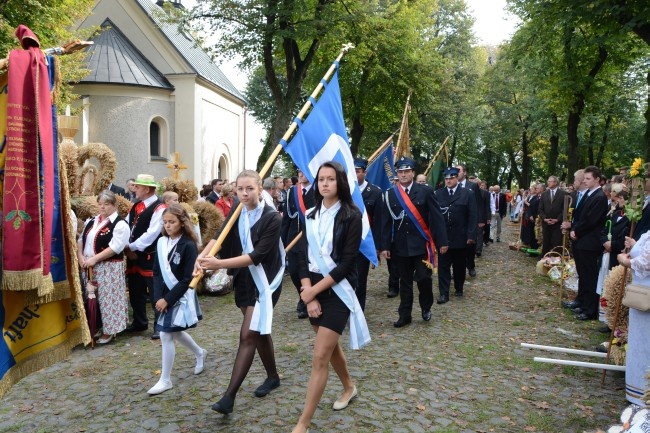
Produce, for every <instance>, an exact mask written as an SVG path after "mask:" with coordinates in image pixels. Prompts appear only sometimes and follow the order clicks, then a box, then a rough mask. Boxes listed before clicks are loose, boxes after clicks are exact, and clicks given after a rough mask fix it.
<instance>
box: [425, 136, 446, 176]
mask: <svg viewBox="0 0 650 433" xmlns="http://www.w3.org/2000/svg"><path fill="white" fill-rule="evenodd" d="M447 140H449V136H447V138H445V141H443V142H442V145H441V146H440V149H438V151H437V152H436V154H435V155H433V158H431V161H430V162H429V166H428V167H427V169H426V170H425V171H424V175H425V176H428V175H429V171H430V170H431V167H432V166H433V163H434V162H435V160H436V159H437V158H438V155H440V152H442V149H444V148H445V145H446V144H447Z"/></svg>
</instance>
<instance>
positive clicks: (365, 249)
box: [282, 70, 377, 265]
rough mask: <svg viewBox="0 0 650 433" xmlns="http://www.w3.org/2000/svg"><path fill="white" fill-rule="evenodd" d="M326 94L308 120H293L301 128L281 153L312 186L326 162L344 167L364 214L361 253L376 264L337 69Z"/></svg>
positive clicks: (327, 85)
mask: <svg viewBox="0 0 650 433" xmlns="http://www.w3.org/2000/svg"><path fill="white" fill-rule="evenodd" d="M323 84H324V85H325V91H324V92H323V95H322V96H321V97H320V98H319V99H318V102H314V101H312V102H313V105H314V107H313V109H312V110H311V113H310V114H309V116H307V120H305V121H304V122H302V124H301V121H300V119H296V120H295V121H296V122H297V123H298V125H299V127H300V129H298V132H297V133H296V135H295V136H294V137H293V139H292V140H291V142H289V143H286V142H284V141H283V142H282V145H283V146H284V150H285V151H286V152H287V153H288V154H289V156H291V159H293V162H294V163H295V164H296V165H297V166H298V168H299V169H300V170H301V171H302V172H303V174H304V175H305V176H306V177H307V179H309V181H310V182H311V183H314V179H315V177H316V173H317V172H318V168H319V167H320V166H321V165H322V164H323V163H324V162H327V161H336V162H338V163H340V164H341V165H343V168H345V172H346V173H347V174H348V184H349V185H350V191H351V192H352V199H353V200H354V203H355V204H356V205H357V207H358V208H359V209H360V210H361V212H362V213H363V218H362V221H363V232H362V235H361V247H360V251H361V252H362V253H363V254H364V255H365V256H366V257H367V258H368V260H370V262H371V263H373V264H374V265H377V251H376V250H375V242H374V240H373V238H372V232H371V231H370V221H369V220H368V214H367V212H366V208H365V206H364V205H363V198H362V197H361V191H359V184H358V183H357V176H356V174H355V170H354V159H353V158H352V152H351V151H350V146H349V145H348V133H347V131H346V130H345V122H344V121H343V107H342V105H341V91H340V89H339V76H338V70H337V71H336V72H334V76H333V77H332V79H331V80H330V82H329V83H323Z"/></svg>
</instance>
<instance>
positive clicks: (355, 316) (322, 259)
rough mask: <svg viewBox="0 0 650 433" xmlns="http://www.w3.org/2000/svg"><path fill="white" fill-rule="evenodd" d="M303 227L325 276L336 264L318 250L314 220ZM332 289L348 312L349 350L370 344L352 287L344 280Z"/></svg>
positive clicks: (363, 317) (306, 221)
mask: <svg viewBox="0 0 650 433" xmlns="http://www.w3.org/2000/svg"><path fill="white" fill-rule="evenodd" d="M305 225H306V229H307V230H306V231H307V242H308V244H309V248H310V250H311V254H312V256H313V257H314V258H315V260H316V264H317V265H318V269H320V271H321V273H322V274H323V275H327V274H328V273H329V272H331V271H332V269H334V268H335V267H336V263H334V260H332V257H331V256H330V255H329V254H326V253H323V251H320V250H319V245H320V244H319V242H318V240H317V239H316V235H315V233H316V231H317V230H318V228H317V227H315V226H314V220H313V219H312V218H305ZM332 289H333V290H334V293H336V296H338V297H339V298H341V300H342V301H343V303H345V305H346V307H348V309H349V310H350V348H351V349H352V350H357V349H361V348H362V347H363V346H365V345H366V344H368V343H370V331H369V330H368V324H367V323H366V317H365V316H364V314H363V310H362V309H361V304H359V300H358V299H357V295H356V293H354V289H353V288H352V285H350V282H349V281H348V280H347V279H346V278H343V279H342V280H341V281H339V282H338V283H336V284H334V285H333V286H332Z"/></svg>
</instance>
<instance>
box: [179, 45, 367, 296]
mask: <svg viewBox="0 0 650 433" xmlns="http://www.w3.org/2000/svg"><path fill="white" fill-rule="evenodd" d="M353 48H354V45H352V44H345V45H343V46H342V47H341V51H340V52H339V55H338V56H337V57H336V60H334V62H332V64H331V65H330V67H329V69H328V70H327V72H326V73H325V75H324V76H323V79H322V80H321V82H319V83H318V85H317V86H316V89H314V91H313V92H312V94H311V96H310V97H309V99H308V100H307V101H306V102H305V105H303V107H302V109H301V110H300V112H299V113H298V115H297V116H296V118H297V119H304V117H305V114H307V111H308V110H309V108H310V107H311V106H312V105H313V102H312V101H315V100H316V97H317V96H318V94H319V93H320V91H321V90H323V88H324V87H325V86H324V85H323V81H325V82H326V81H327V80H329V78H330V77H331V76H332V74H333V73H334V71H335V70H336V68H337V67H338V65H339V61H340V60H341V59H342V58H343V56H344V55H345V54H346V53H347V52H348V51H349V50H351V49H353ZM297 127H298V123H297V122H296V120H294V121H293V122H291V125H290V126H289V129H287V132H285V133H284V135H283V136H282V139H281V140H280V144H278V145H277V146H275V149H273V152H271V154H270V155H269V158H268V159H267V160H266V163H265V164H264V166H263V167H262V169H261V170H260V173H259V175H260V178H262V179H264V177H265V176H266V174H267V173H268V172H269V170H270V169H271V166H272V165H273V164H274V163H275V160H276V159H277V157H278V155H279V154H280V152H281V151H282V149H283V146H282V144H281V143H282V142H285V143H286V142H287V141H288V140H289V138H291V136H292V135H293V133H294V132H295V131H296V128H297ZM242 206H243V204H242V203H239V205H237V208H236V209H235V212H234V213H233V215H232V216H231V217H230V220H229V221H228V223H227V224H226V226H225V227H224V228H223V230H221V234H220V235H219V237H218V238H217V240H216V242H215V243H214V245H213V246H212V249H211V250H210V252H209V253H208V256H209V257H214V256H215V255H216V254H217V253H218V252H219V250H220V249H221V245H222V244H223V241H224V240H225V239H226V236H228V233H230V230H232V227H233V225H234V224H235V221H236V220H237V218H238V217H239V214H240V213H241V211H242ZM201 278H203V273H200V274H199V275H197V276H196V277H194V278H193V279H192V281H191V282H190V287H191V288H193V289H195V288H196V286H197V285H198V283H199V281H201Z"/></svg>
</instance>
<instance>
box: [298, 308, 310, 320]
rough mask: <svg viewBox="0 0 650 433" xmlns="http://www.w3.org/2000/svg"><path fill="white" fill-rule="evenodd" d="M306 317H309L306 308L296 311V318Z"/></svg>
mask: <svg viewBox="0 0 650 433" xmlns="http://www.w3.org/2000/svg"><path fill="white" fill-rule="evenodd" d="M307 317H309V313H308V312H307V310H306V309H305V310H302V311H298V318H299V319H306V318H307Z"/></svg>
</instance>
